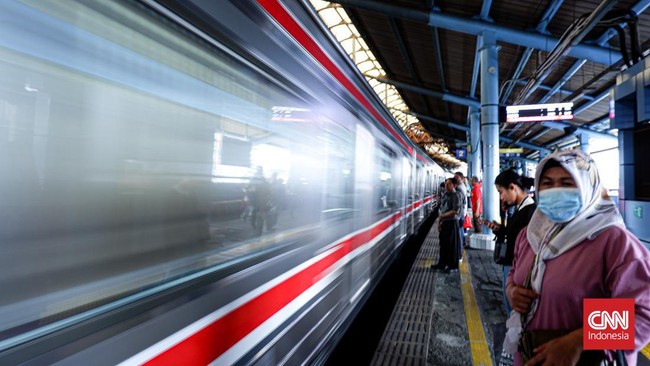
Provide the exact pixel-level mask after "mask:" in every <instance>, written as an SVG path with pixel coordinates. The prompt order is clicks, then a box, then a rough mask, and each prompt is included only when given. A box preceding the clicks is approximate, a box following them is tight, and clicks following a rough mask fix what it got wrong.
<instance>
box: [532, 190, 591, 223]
mask: <svg viewBox="0 0 650 366" xmlns="http://www.w3.org/2000/svg"><path fill="white" fill-rule="evenodd" d="M538 196H539V197H538V202H537V208H538V209H540V210H541V211H542V212H543V213H544V215H546V217H548V219H549V220H551V221H553V222H557V223H563V222H567V221H570V220H571V219H573V218H574V217H575V216H576V215H577V214H578V211H580V209H581V208H582V196H581V195H580V190H579V189H578V188H549V189H545V190H543V191H539V193H538Z"/></svg>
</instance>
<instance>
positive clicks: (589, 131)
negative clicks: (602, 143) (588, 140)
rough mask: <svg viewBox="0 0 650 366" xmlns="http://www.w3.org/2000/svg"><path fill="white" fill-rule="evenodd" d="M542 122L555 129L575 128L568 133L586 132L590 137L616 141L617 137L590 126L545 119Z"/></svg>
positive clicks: (545, 125)
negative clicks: (545, 120)
mask: <svg viewBox="0 0 650 366" xmlns="http://www.w3.org/2000/svg"><path fill="white" fill-rule="evenodd" d="M542 124H543V125H544V127H549V128H554V129H556V130H564V129H565V128H570V129H572V130H573V129H575V130H574V132H572V133H570V135H577V134H582V133H586V134H588V135H590V136H591V137H597V138H605V139H610V140H616V141H618V137H616V136H614V135H611V134H609V133H607V132H600V131H596V130H592V129H590V128H585V127H578V126H574V125H572V124H569V123H565V122H557V121H547V122H542Z"/></svg>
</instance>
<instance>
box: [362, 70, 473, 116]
mask: <svg viewBox="0 0 650 366" xmlns="http://www.w3.org/2000/svg"><path fill="white" fill-rule="evenodd" d="M366 76H367V77H370V78H373V79H375V80H377V81H379V82H382V83H386V84H390V85H393V86H395V87H398V88H401V89H405V90H410V91H413V92H416V93H420V94H424V95H428V96H431V97H434V98H440V99H442V100H444V101H446V102H451V103H456V104H460V105H465V106H469V107H476V108H480V106H481V102H480V101H479V100H478V99H476V98H469V97H463V96H460V95H455V94H450V93H446V92H441V91H436V90H431V89H427V88H423V87H421V86H417V85H412V84H408V83H403V82H400V81H395V80H391V79H388V78H385V77H376V76H371V75H366Z"/></svg>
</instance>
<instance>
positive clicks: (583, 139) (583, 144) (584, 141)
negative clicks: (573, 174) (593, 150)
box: [578, 133, 589, 154]
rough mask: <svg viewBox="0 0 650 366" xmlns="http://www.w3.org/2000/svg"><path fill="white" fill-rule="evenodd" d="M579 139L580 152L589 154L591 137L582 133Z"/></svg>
mask: <svg viewBox="0 0 650 366" xmlns="http://www.w3.org/2000/svg"><path fill="white" fill-rule="evenodd" d="M578 139H579V140H580V150H581V151H582V152H583V153H586V154H589V135H588V134H586V133H581V134H580V135H579V137H578Z"/></svg>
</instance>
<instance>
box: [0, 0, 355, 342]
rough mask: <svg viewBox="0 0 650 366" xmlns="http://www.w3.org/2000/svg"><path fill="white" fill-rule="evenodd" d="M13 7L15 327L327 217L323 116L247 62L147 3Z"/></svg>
mask: <svg viewBox="0 0 650 366" xmlns="http://www.w3.org/2000/svg"><path fill="white" fill-rule="evenodd" d="M0 11H1V12H3V14H5V15H7V14H10V15H7V16H12V15H13V16H15V17H16V18H18V19H35V20H34V23H33V25H34V26H30V27H29V28H30V31H29V32H25V28H24V27H25V23H24V22H11V23H8V24H7V25H6V27H5V28H3V29H5V30H7V32H8V33H7V34H6V37H4V38H3V40H1V41H0V42H2V44H0V77H1V78H2V83H1V84H2V86H1V87H0V164H1V166H2V167H3V171H4V172H5V173H3V174H2V175H0V190H1V192H2V194H1V195H0V205H1V206H2V207H3V209H2V214H1V215H2V219H1V220H0V243H1V245H2V246H3V255H2V256H0V268H3V276H2V278H1V279H0V281H1V282H0V283H1V285H0V287H2V288H3V289H4V290H5V291H3V301H2V304H1V305H0V340H2V339H5V338H8V337H10V336H12V335H14V334H16V333H17V332H23V331H27V330H30V329H33V328H36V327H39V326H42V325H45V324H48V323H51V322H54V321H58V320H60V319H63V318H66V317H69V316H72V315H75V314H78V313H80V312H83V311H86V310H89V309H93V308H96V307H98V306H101V305H104V304H106V303H108V302H110V301H113V300H116V299H120V298H123V297H125V296H127V295H129V294H133V293H135V292H137V291H140V290H142V289H144V288H151V287H153V286H155V285H159V284H162V283H165V282H168V281H171V280H174V279H178V278H181V277H182V276H186V275H187V274H189V273H193V272H197V271H199V270H201V269H204V268H206V267H208V266H213V265H215V264H218V263H224V262H228V261H230V260H232V259H234V258H237V257H241V256H243V255H250V254H254V253H257V252H259V251H262V250H265V249H268V248H269V247H270V246H272V245H279V244H275V243H280V242H281V241H279V240H270V239H268V238H275V237H276V236H278V235H279V233H280V232H283V233H287V234H286V235H285V236H283V237H284V238H294V236H296V235H298V234H297V233H301V232H303V233H304V232H306V231H305V230H302V231H301V230H298V229H299V228H303V227H311V226H313V225H314V224H315V223H318V222H319V220H320V215H321V212H322V203H321V199H322V198H321V193H322V191H323V189H322V184H323V183H322V182H324V181H325V177H324V169H323V167H322V165H321V164H320V162H321V161H323V159H324V150H325V149H323V148H321V146H322V143H321V142H320V140H319V139H318V136H319V131H320V124H319V122H318V121H319V118H318V117H316V116H315V115H314V113H312V112H310V110H311V109H312V108H311V107H310V105H308V104H306V103H305V102H304V101H302V100H298V99H297V98H296V97H294V96H293V94H289V93H288V92H286V91H285V89H284V88H281V87H279V86H277V85H275V84H274V83H272V82H271V81H269V80H268V79H266V78H265V77H263V76H262V75H260V74H258V73H257V72H256V71H254V70H252V69H250V68H248V66H247V65H248V64H247V63H244V62H242V60H239V59H237V58H236V57H234V56H233V55H231V53H226V52H223V51H221V50H219V49H217V48H216V47H213V46H210V45H207V44H206V43H205V42H203V41H201V40H199V39H197V38H196V37H194V36H193V35H192V34H190V33H189V32H185V31H184V30H182V29H180V28H175V27H173V26H172V25H171V24H170V22H168V21H167V20H166V19H163V18H162V17H161V16H160V15H158V14H155V13H153V12H151V11H149V10H148V9H146V8H145V7H143V6H141V5H139V4H137V2H121V1H110V2H101V1H97V2H92V1H91V2H89V1H82V0H80V1H75V0H69V1H65V2H60V1H40V0H27V1H24V2H16V3H14V2H0ZM12 32H15V34H17V35H20V37H12V34H11V33H12ZM52 39H59V40H66V41H65V42H52V41H51V40H52ZM16 40H18V41H16ZM278 108H279V109H281V110H283V111H292V110H297V111H300V113H301V118H300V119H295V118H276V116H277V113H276V112H277V111H278V110H279V109H278ZM283 115H284V116H285V117H286V113H284V114H283ZM343 145H344V144H343ZM339 155H342V156H343V155H344V156H352V155H353V154H350V153H349V152H341V154H339ZM7 172H8V173H7ZM339 178H340V179H341V180H344V179H345V178H344V177H339ZM349 190H350V188H349V187H348V186H347V185H346V184H344V183H342V184H341V186H340V189H339V192H340V193H341V194H342V195H345V194H346V193H348V192H349ZM340 204H341V205H342V206H347V207H349V205H350V203H349V202H348V201H346V200H343V202H342V203H340ZM292 235H293V236H292ZM303 235H304V234H303ZM294 239H295V238H294Z"/></svg>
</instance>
